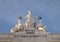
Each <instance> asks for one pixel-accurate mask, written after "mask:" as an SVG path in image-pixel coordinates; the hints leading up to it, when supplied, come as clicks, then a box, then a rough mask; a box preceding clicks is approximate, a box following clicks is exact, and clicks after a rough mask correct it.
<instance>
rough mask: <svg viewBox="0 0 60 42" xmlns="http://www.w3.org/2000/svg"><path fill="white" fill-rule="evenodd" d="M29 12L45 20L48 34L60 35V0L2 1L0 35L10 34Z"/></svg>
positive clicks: (0, 1) (0, 5) (0, 0)
mask: <svg viewBox="0 0 60 42" xmlns="http://www.w3.org/2000/svg"><path fill="white" fill-rule="evenodd" d="M28 10H31V11H32V14H33V15H34V16H41V17H42V18H43V19H42V20H43V24H44V25H46V27H47V31H48V32H50V33H60V0H0V33H10V29H11V28H12V27H14V26H15V24H17V20H18V17H19V16H25V15H26V14H27V11H28ZM36 21H37V20H36Z"/></svg>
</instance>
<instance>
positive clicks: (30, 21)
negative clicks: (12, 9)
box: [25, 10, 35, 27]
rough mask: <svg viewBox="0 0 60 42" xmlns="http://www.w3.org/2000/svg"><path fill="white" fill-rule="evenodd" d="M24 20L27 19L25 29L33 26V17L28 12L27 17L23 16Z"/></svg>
mask: <svg viewBox="0 0 60 42" xmlns="http://www.w3.org/2000/svg"><path fill="white" fill-rule="evenodd" d="M25 18H26V19H27V21H26V23H25V25H26V27H29V26H33V25H34V18H35V17H34V16H33V15H32V14H31V11H30V10H29V11H28V14H27V16H25Z"/></svg>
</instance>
